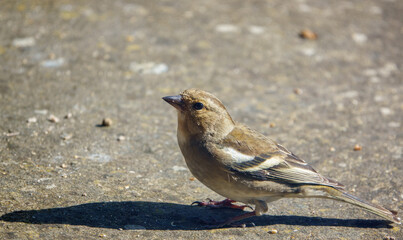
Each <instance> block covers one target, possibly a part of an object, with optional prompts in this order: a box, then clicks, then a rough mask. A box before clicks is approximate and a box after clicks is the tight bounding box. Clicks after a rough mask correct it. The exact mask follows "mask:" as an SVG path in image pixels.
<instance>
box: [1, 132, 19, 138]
mask: <svg viewBox="0 0 403 240" xmlns="http://www.w3.org/2000/svg"><path fill="white" fill-rule="evenodd" d="M4 134H5V135H6V137H14V136H18V135H20V132H8V133H4Z"/></svg>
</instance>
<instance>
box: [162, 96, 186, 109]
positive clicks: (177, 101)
mask: <svg viewBox="0 0 403 240" xmlns="http://www.w3.org/2000/svg"><path fill="white" fill-rule="evenodd" d="M162 99H164V100H165V101H166V102H167V103H169V104H171V105H172V106H174V107H175V108H176V109H178V110H180V111H183V109H184V107H185V103H184V102H183V99H182V96H181V95H176V96H166V97H163V98H162Z"/></svg>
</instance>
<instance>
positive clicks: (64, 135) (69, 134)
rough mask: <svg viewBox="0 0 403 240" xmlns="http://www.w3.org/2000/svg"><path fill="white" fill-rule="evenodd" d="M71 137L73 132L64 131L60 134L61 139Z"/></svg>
mask: <svg viewBox="0 0 403 240" xmlns="http://www.w3.org/2000/svg"><path fill="white" fill-rule="evenodd" d="M72 137H73V134H71V133H64V134H62V135H61V136H60V138H61V139H63V140H69V139H71V138H72Z"/></svg>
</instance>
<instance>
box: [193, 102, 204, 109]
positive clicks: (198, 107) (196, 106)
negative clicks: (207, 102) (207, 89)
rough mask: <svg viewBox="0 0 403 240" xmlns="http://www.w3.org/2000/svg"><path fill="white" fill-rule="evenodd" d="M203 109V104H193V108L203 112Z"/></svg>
mask: <svg viewBox="0 0 403 240" xmlns="http://www.w3.org/2000/svg"><path fill="white" fill-rule="evenodd" d="M203 107H204V106H203V103H201V102H197V103H195V104H193V108H194V109H196V110H201V109H202V108H203Z"/></svg>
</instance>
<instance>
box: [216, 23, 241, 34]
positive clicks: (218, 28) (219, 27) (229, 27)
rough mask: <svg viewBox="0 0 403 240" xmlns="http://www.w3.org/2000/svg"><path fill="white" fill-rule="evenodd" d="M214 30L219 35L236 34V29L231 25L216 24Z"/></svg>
mask: <svg viewBox="0 0 403 240" xmlns="http://www.w3.org/2000/svg"><path fill="white" fill-rule="evenodd" d="M215 30H216V31H217V32H221V33H234V32H238V30H239V29H238V27H237V26H235V25H232V24H218V25H217V26H215Z"/></svg>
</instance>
